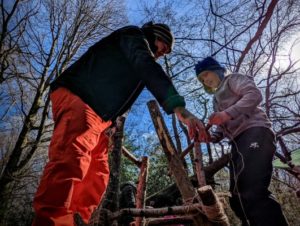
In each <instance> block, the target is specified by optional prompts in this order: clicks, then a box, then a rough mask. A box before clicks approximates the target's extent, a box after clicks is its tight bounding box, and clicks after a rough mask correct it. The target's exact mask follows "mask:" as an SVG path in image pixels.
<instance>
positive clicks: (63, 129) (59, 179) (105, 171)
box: [33, 88, 111, 226]
mask: <svg viewBox="0 0 300 226" xmlns="http://www.w3.org/2000/svg"><path fill="white" fill-rule="evenodd" d="M51 101H52V109H53V119H54V122H55V126H54V131H53V136H52V139H51V143H50V147H49V162H48V163H47V164H46V166H45V169H44V172H43V176H42V178H41V182H40V185H39V187H38V189H37V192H36V194H35V198H34V201H33V206H34V209H35V213H36V217H35V219H34V221H33V226H50V225H51V226H73V225H75V224H74V220H73V215H74V213H75V212H78V213H79V214H80V215H81V217H82V219H83V221H84V222H85V223H87V222H88V221H89V219H90V217H91V214H92V212H93V211H94V210H95V209H96V208H97V206H98V205H99V203H100V201H101V198H102V195H103V193H104V192H105V190H106V187H107V184H108V180H109V166H108V153H107V152H108V137H107V136H106V134H105V132H104V131H105V129H107V128H108V127H109V126H110V125H111V122H104V121H103V120H102V119H101V118H100V117H99V116H98V115H97V114H96V113H95V112H94V111H93V110H92V109H91V108H90V107H89V106H88V105H87V104H85V103H84V102H83V101H82V100H81V99H80V98H79V97H78V96H76V95H74V94H73V93H71V92H70V91H69V90H68V89H65V88H58V89H57V90H55V91H54V92H52V93H51Z"/></svg>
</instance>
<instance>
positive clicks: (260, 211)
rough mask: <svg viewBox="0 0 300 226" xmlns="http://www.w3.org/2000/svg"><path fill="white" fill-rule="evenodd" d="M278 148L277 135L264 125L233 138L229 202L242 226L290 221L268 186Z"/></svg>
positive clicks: (273, 225) (269, 225)
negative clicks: (276, 144)
mask: <svg viewBox="0 0 300 226" xmlns="http://www.w3.org/2000/svg"><path fill="white" fill-rule="evenodd" d="M275 150H276V146H275V139H274V135H273V134H272V132H271V131H270V130H269V129H267V128H263V127H255V128H250V129H248V130H246V131H244V132H243V133H242V134H240V135H239V136H238V137H237V138H235V139H234V141H233V142H232V153H231V154H232V156H231V165H230V191H231V193H232V198H231V199H230V205H231V208H232V209H233V211H234V212H235V213H236V215H237V216H238V217H239V218H240V219H241V220H242V222H243V226H244V225H245V226H246V225H249V223H250V225H251V226H286V225H288V223H287V221H286V219H285V217H284V215H283V213H282V210H281V207H280V205H279V203H278V202H277V201H276V200H275V199H274V198H273V196H272V194H271V192H270V191H269V190H268V187H269V185H270V181H271V176H272V170H273V168H272V159H273V155H274V152H275Z"/></svg>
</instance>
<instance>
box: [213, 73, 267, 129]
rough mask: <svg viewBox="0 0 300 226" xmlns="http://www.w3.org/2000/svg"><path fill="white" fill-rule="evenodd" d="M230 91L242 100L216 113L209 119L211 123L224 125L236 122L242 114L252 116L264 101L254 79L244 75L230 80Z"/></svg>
mask: <svg viewBox="0 0 300 226" xmlns="http://www.w3.org/2000/svg"><path fill="white" fill-rule="evenodd" d="M228 79H229V81H228V85H229V86H230V89H231V90H232V91H233V92H234V93H236V94H237V95H239V96H240V97H241V98H240V99H239V100H238V101H237V102H236V103H235V104H233V105H231V106H230V107H228V108H227V109H225V110H224V111H221V112H215V113H213V114H212V115H211V116H210V117H209V123H210V124H213V125H222V124H224V123H225V122H227V121H229V120H234V119H235V118H236V117H238V116H239V115H241V114H245V115H251V113H252V112H253V110H254V109H255V108H256V107H257V106H258V105H259V103H260V102H261V101H262V95H261V92H260V91H259V89H258V88H257V86H256V85H255V83H254V80H253V78H251V77H248V76H244V75H233V76H231V77H230V78H228Z"/></svg>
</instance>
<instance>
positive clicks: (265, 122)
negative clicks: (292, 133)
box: [195, 57, 288, 226]
mask: <svg viewBox="0 0 300 226" xmlns="http://www.w3.org/2000/svg"><path fill="white" fill-rule="evenodd" d="M195 70H196V75H197V78H198V80H199V81H200V82H201V83H202V84H203V86H204V89H205V90H206V91H207V92H208V93H210V94H213V95H214V97H213V108H214V113H213V114H212V115H211V116H210V117H209V122H208V123H209V124H210V125H216V127H217V128H216V130H215V131H214V132H212V134H211V137H210V141H211V142H218V141H220V140H221V139H223V138H224V137H227V138H228V139H229V140H230V141H231V144H232V150H231V160H230V192H231V194H232V197H231V198H230V206H231V208H232V210H233V211H234V212H235V214H236V215H237V216H238V217H239V218H240V219H241V221H242V225H243V226H246V225H251V226H252V225H255V226H284V225H288V223H287V221H286V219H285V217H284V215H283V213H282V210H281V207H280V204H279V203H278V202H277V201H276V200H275V199H274V198H273V197H272V194H271V192H270V191H269V190H268V187H269V185H270V181H271V176H272V170H273V168H272V159H273V156H274V153H275V150H276V144H275V143H276V141H275V135H274V132H273V130H272V128H271V126H272V125H271V122H270V120H269V119H268V117H267V115H266V114H265V112H264V111H263V110H262V109H261V108H260V107H259V104H260V103H261V101H262V95H261V92H260V91H259V89H258V88H257V86H256V85H255V83H254V80H253V78H252V77H250V76H246V75H242V74H237V73H233V74H229V75H227V76H226V77H225V72H226V70H225V68H224V67H222V66H221V65H220V64H219V63H218V62H217V61H216V60H215V59H214V58H212V57H207V58H205V59H203V60H202V61H200V62H198V63H197V64H196V66H195Z"/></svg>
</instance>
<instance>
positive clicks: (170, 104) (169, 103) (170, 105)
mask: <svg viewBox="0 0 300 226" xmlns="http://www.w3.org/2000/svg"><path fill="white" fill-rule="evenodd" d="M161 106H162V108H163V109H164V111H165V112H166V113H167V114H168V115H169V114H172V113H174V109H175V108H176V107H185V101H184V98H183V97H182V96H180V95H174V96H171V97H169V98H168V99H167V100H166V101H165V102H164V103H162V104H161Z"/></svg>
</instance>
